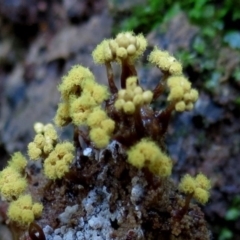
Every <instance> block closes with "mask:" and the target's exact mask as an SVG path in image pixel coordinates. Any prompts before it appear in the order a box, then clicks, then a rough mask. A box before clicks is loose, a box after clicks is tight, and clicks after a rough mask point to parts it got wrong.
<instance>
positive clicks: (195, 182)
mask: <svg viewBox="0 0 240 240" xmlns="http://www.w3.org/2000/svg"><path fill="white" fill-rule="evenodd" d="M210 188H211V182H210V180H209V179H208V178H207V177H206V176H205V175H204V174H202V173H199V174H198V175H197V176H196V178H193V177H192V176H190V175H189V174H186V175H185V176H184V177H183V178H182V179H181V181H180V184H179V190H180V191H181V192H183V193H186V194H191V195H192V196H193V197H194V198H195V199H196V200H197V201H198V202H199V203H201V204H205V203H206V202H207V201H208V199H209V196H210V193H209V191H210Z"/></svg>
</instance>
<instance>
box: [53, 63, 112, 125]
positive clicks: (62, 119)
mask: <svg viewBox="0 0 240 240" xmlns="http://www.w3.org/2000/svg"><path fill="white" fill-rule="evenodd" d="M59 91H60V92H61V96H62V99H63V102H61V103H60V104H59V105H58V110H57V113H56V116H55V119H54V121H55V123H56V125H57V126H60V127H62V126H65V125H67V124H68V123H70V122H71V121H72V122H73V123H74V124H75V125H82V124H86V120H87V117H88V115H89V114H90V113H91V112H92V109H93V108H95V107H97V106H99V105H100V104H102V102H103V101H104V100H106V99H108V97H109V93H108V90H107V87H106V86H103V85H100V84H98V83H97V82H96V81H95V79H94V76H93V74H92V73H91V72H90V71H89V69H87V68H84V67H82V66H80V65H76V66H74V67H73V68H72V69H71V70H70V71H69V72H68V74H67V75H66V76H64V77H63V81H62V83H61V84H60V85H59Z"/></svg>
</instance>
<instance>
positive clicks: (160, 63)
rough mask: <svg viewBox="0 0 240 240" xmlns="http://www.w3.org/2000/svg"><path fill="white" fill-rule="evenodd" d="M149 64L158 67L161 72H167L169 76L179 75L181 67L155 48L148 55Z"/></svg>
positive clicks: (166, 54) (173, 59)
mask: <svg viewBox="0 0 240 240" xmlns="http://www.w3.org/2000/svg"><path fill="white" fill-rule="evenodd" d="M148 60H149V62H151V63H152V64H154V65H156V66H157V67H159V68H160V69H161V70H162V71H164V72H165V71H168V72H169V73H170V74H171V75H181V74H182V65H181V63H180V62H178V61H177V60H176V59H175V58H174V57H173V56H171V55H170V54H169V53H168V52H167V51H162V50H160V49H158V48H157V47H155V49H154V50H153V51H152V52H151V53H150V55H149V58H148Z"/></svg>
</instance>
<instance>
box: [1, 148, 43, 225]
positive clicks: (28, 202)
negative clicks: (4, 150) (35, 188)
mask: <svg viewBox="0 0 240 240" xmlns="http://www.w3.org/2000/svg"><path fill="white" fill-rule="evenodd" d="M26 166H27V160H26V158H25V157H24V156H23V155H22V154H21V153H20V152H16V153H14V154H13V156H12V157H11V159H10V161H9V162H8V166H7V167H6V168H5V169H3V170H2V171H1V172H0V194H1V196H2V197H3V198H4V199H5V200H7V201H8V202H10V204H9V207H8V211H7V215H8V217H9V219H10V220H11V221H13V222H16V223H17V224H18V225H19V226H21V227H27V226H28V225H29V224H30V223H31V222H33V221H34V219H35V218H37V217H40V216H41V214H42V210H43V205H42V204H41V203H33V200H32V197H31V195H30V194H25V192H26V191H27V180H26V178H25V167H26Z"/></svg>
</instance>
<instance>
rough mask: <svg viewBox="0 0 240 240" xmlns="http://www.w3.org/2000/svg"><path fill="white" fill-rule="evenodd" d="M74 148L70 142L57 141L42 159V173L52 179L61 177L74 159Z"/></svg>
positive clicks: (67, 170)
mask: <svg viewBox="0 0 240 240" xmlns="http://www.w3.org/2000/svg"><path fill="white" fill-rule="evenodd" d="M74 149H75V147H74V146H73V144H72V143H70V142H63V143H58V144H57V145H56V147H55V148H54V149H53V150H52V152H50V154H49V155H48V157H47V158H46V159H45V161H44V165H43V166H44V174H45V175H46V176H47V177H48V178H49V179H53V180H55V179H58V178H62V177H63V176H64V175H65V174H66V173H67V172H69V168H70V164H71V163H72V161H73V159H74V155H73V153H74Z"/></svg>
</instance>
